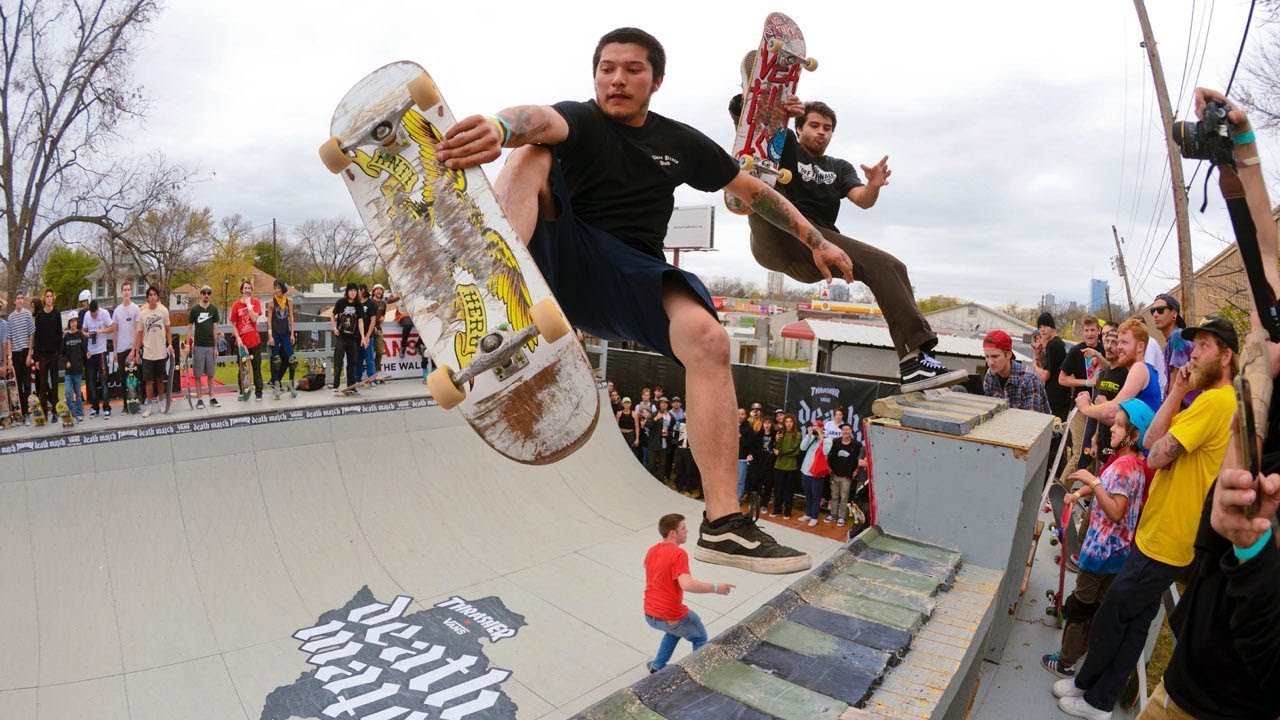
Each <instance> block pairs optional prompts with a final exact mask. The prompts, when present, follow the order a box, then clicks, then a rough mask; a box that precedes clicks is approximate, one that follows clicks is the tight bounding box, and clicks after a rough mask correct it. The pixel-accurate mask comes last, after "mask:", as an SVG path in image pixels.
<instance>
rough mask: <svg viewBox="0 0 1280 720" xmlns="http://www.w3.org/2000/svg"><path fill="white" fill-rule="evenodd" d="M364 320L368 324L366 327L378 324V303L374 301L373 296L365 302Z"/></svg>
mask: <svg viewBox="0 0 1280 720" xmlns="http://www.w3.org/2000/svg"><path fill="white" fill-rule="evenodd" d="M364 318H365V321H366V323H367V324H366V325H365V327H371V326H373V325H375V324H377V321H378V301H377V300H374V299H373V297H372V296H370V297H369V299H368V300H365V301H364Z"/></svg>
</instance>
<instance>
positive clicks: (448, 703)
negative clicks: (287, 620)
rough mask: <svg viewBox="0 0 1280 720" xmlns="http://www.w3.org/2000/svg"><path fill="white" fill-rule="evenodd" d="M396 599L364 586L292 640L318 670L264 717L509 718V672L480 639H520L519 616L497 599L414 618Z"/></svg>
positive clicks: (274, 695)
mask: <svg viewBox="0 0 1280 720" xmlns="http://www.w3.org/2000/svg"><path fill="white" fill-rule="evenodd" d="M412 602H413V598H411V597H409V596H407V595H397V596H396V598H395V600H393V601H392V602H391V603H390V604H387V603H382V602H378V600H377V599H376V598H374V596H373V592H372V591H370V590H369V588H368V587H367V586H366V587H363V588H361V589H360V591H359V592H357V593H356V595H355V597H353V598H352V599H351V601H350V602H348V603H347V604H346V605H345V606H343V607H341V608H339V609H337V610H333V611H330V612H327V613H325V614H323V615H321V616H320V618H319V620H318V622H316V624H315V625H313V626H311V627H308V628H303V629H301V630H299V631H297V632H295V633H294V634H293V637H294V638H296V639H297V640H299V641H300V645H299V646H298V649H299V650H301V651H302V652H303V653H306V654H307V663H308V664H310V665H312V666H313V669H311V670H308V671H307V672H304V673H303V674H302V675H301V676H300V677H299V678H298V679H297V680H296V681H294V682H293V684H291V685H284V686H281V687H278V688H276V689H275V690H273V691H272V692H271V694H270V695H268V696H267V701H266V705H265V706H264V707H263V709H262V720H289V718H315V719H316V720H328V719H329V718H360V720H461V719H462V718H472V719H473V720H509V719H511V718H515V716H516V709H517V708H516V704H515V703H513V702H512V701H511V699H510V698H508V697H507V695H506V693H504V692H502V690H501V686H502V683H503V682H505V681H506V680H507V678H509V677H511V671H510V670H503V669H501V668H496V667H491V666H490V665H489V660H488V658H486V657H485V654H484V650H483V649H482V647H481V643H480V639H481V638H487V639H488V640H489V641H490V642H499V641H501V640H505V639H507V638H510V637H514V636H515V634H516V633H517V632H519V630H520V628H522V627H524V626H525V625H526V624H527V623H525V620H524V616H523V615H517V614H515V613H512V612H511V611H509V610H507V608H506V606H505V605H503V603H502V601H501V600H499V599H498V598H496V597H487V598H483V599H480V600H464V599H462V598H459V597H451V598H449V599H448V600H444V601H442V602H439V603H436V605H435V606H434V607H431V608H429V609H427V610H423V611H421V612H416V613H413V614H411V615H405V614H404V612H405V610H407V609H408V608H409V605H410V604H411V603H412Z"/></svg>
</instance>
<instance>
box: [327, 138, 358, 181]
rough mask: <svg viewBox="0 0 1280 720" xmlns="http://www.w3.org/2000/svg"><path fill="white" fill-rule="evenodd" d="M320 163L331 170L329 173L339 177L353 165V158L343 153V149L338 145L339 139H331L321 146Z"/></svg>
mask: <svg viewBox="0 0 1280 720" xmlns="http://www.w3.org/2000/svg"><path fill="white" fill-rule="evenodd" d="M320 162H322V163H324V166H325V167H326V168H329V172H331V173H333V174H334V175H337V174H338V173H340V172H342V171H343V170H346V169H347V166H348V165H350V164H351V158H349V157H347V154H346V153H344V152H342V147H341V146H340V145H338V138H336V137H331V138H329V139H328V140H325V141H324V144H323V145H321V146H320Z"/></svg>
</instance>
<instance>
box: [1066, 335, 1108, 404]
mask: <svg viewBox="0 0 1280 720" xmlns="http://www.w3.org/2000/svg"><path fill="white" fill-rule="evenodd" d="M1087 347H1090V346H1089V345H1086V344H1084V343H1083V342H1079V343H1076V344H1075V345H1073V346H1071V349H1070V350H1068V351H1067V356H1066V357H1065V358H1063V360H1062V372H1064V373H1066V374H1067V375H1068V376H1070V377H1073V378H1075V379H1077V380H1088V381H1090V383H1089V384H1090V385H1093V384H1094V383H1093V382H1092V381H1093V379H1094V378H1096V377H1097V376H1098V372H1099V371H1100V370H1101V369H1102V364H1101V363H1099V362H1098V360H1097V359H1096V358H1086V357H1085V356H1084V349H1085V348H1087ZM1092 348H1093V349H1094V350H1097V351H1098V352H1102V343H1098V344H1096V345H1093V346H1092ZM1067 390H1068V391H1069V392H1070V395H1071V397H1072V398H1073V399H1074V397H1075V396H1076V395H1079V394H1080V393H1087V392H1089V388H1087V387H1080V388H1067Z"/></svg>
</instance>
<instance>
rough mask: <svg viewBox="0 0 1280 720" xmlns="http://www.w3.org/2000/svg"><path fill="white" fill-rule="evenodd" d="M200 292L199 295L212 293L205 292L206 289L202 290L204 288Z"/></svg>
mask: <svg viewBox="0 0 1280 720" xmlns="http://www.w3.org/2000/svg"><path fill="white" fill-rule="evenodd" d="M200 294H201V295H212V294H213V293H211V292H207V291H204V290H201V291H200Z"/></svg>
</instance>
